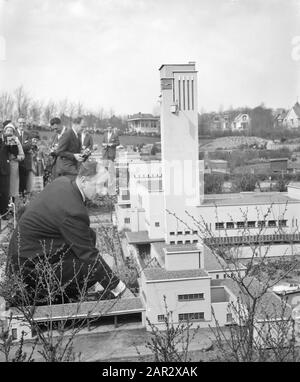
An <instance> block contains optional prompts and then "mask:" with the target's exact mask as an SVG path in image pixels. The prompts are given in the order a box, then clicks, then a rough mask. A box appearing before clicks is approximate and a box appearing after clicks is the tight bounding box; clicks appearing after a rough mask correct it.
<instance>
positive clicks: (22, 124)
mask: <svg viewBox="0 0 300 382" xmlns="http://www.w3.org/2000/svg"><path fill="white" fill-rule="evenodd" d="M17 126H18V129H19V130H20V131H23V130H24V128H25V126H26V121H25V118H23V117H19V118H18V121H17Z"/></svg>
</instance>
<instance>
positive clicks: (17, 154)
mask: <svg viewBox="0 0 300 382" xmlns="http://www.w3.org/2000/svg"><path fill="white" fill-rule="evenodd" d="M3 140H4V143H5V145H6V146H7V149H8V153H9V166H10V176H9V196H10V197H12V199H13V201H15V199H16V198H17V197H18V196H19V182H20V179H19V161H21V160H23V159H24V151H23V148H22V145H21V143H20V141H19V139H18V137H17V136H16V133H15V127H14V125H13V124H12V123H9V124H8V125H6V126H5V128H4V131H3Z"/></svg>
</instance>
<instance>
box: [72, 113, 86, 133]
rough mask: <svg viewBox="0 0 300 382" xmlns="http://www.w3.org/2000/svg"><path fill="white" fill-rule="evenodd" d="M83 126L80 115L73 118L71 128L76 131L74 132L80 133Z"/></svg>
mask: <svg viewBox="0 0 300 382" xmlns="http://www.w3.org/2000/svg"><path fill="white" fill-rule="evenodd" d="M83 126H84V120H83V118H82V117H77V118H74V119H73V125H72V127H73V129H74V130H75V131H76V133H77V134H78V133H81V131H82V129H83Z"/></svg>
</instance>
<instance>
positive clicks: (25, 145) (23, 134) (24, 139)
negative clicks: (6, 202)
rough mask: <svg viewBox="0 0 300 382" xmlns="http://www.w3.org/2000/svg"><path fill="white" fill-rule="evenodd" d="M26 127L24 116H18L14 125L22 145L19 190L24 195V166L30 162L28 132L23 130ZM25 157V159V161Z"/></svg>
mask: <svg viewBox="0 0 300 382" xmlns="http://www.w3.org/2000/svg"><path fill="white" fill-rule="evenodd" d="M25 127H26V121H25V118H23V117H19V118H18V121H17V126H16V130H15V131H16V136H17V138H18V140H19V142H20V143H21V145H22V149H23V152H24V158H23V160H21V161H20V162H19V165H18V167H19V176H18V178H19V192H20V193H21V194H22V195H23V196H24V194H25V192H26V185H27V177H28V170H27V168H26V166H28V164H29V162H30V158H28V157H30V153H29V151H30V144H29V142H28V132H27V131H25V130H24V129H25ZM25 159H27V161H26V162H25Z"/></svg>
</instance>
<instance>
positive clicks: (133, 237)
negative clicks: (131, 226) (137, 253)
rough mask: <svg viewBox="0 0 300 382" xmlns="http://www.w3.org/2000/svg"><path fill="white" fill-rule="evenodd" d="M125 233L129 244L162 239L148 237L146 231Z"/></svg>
mask: <svg viewBox="0 0 300 382" xmlns="http://www.w3.org/2000/svg"><path fill="white" fill-rule="evenodd" d="M125 235H126V238H127V241H128V243H129V244H147V243H152V242H156V241H164V239H163V238H161V239H150V237H149V235H148V231H138V232H126V233H125Z"/></svg>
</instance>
